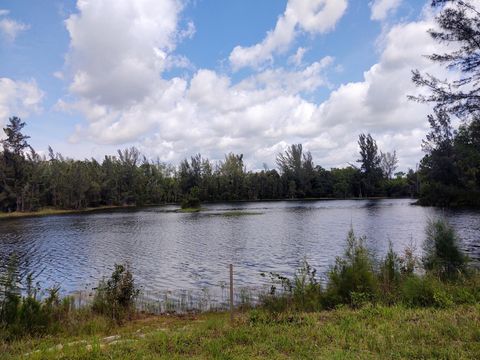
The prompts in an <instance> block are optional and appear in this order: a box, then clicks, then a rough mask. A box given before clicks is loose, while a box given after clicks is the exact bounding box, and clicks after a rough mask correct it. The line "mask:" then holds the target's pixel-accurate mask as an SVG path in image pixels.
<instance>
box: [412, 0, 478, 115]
mask: <svg viewBox="0 0 480 360" xmlns="http://www.w3.org/2000/svg"><path fill="white" fill-rule="evenodd" d="M446 5H447V6H446ZM432 6H433V7H440V8H441V11H440V12H439V13H438V14H437V16H436V23H437V25H438V30H437V29H432V30H429V33H430V35H431V37H432V38H433V39H435V40H437V41H438V42H439V43H444V44H447V45H452V46H451V47H450V48H451V49H453V50H451V51H450V52H446V53H443V54H431V55H429V56H428V57H429V58H430V60H432V61H433V62H436V63H439V64H442V65H445V66H446V67H447V68H449V69H452V70H456V71H458V72H459V73H460V74H461V76H460V78H459V79H457V80H454V81H450V82H447V81H444V80H441V79H438V78H435V77H434V76H432V75H429V74H426V75H424V74H421V73H420V72H419V71H418V70H414V71H413V82H414V83H415V84H416V85H417V86H421V87H425V88H427V89H429V91H430V94H429V95H420V96H417V97H411V98H413V99H414V100H417V101H420V102H430V103H434V104H435V108H436V110H440V109H446V110H447V111H448V112H449V113H451V114H454V115H457V116H459V117H463V118H467V119H468V118H470V116H471V115H472V114H478V111H479V110H480V107H479V106H480V102H479V100H480V97H479V94H478V92H479V89H478V81H479V80H480V70H479V65H480V55H479V50H480V46H479V44H480V13H479V12H478V10H477V9H476V8H475V5H474V4H473V3H472V2H471V1H465V0H433V1H432Z"/></svg>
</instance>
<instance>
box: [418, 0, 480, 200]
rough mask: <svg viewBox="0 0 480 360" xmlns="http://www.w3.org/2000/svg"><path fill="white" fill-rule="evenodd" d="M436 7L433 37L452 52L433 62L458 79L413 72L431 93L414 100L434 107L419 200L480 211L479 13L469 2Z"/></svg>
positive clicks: (441, 0)
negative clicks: (458, 122) (456, 75)
mask: <svg viewBox="0 0 480 360" xmlns="http://www.w3.org/2000/svg"><path fill="white" fill-rule="evenodd" d="M432 7H434V8H438V10H439V11H438V12H437V15H436V23H437V28H436V29H432V30H429V33H430V35H431V37H432V38H433V39H435V40H436V41H438V42H439V43H442V44H446V45H449V46H448V48H449V49H451V51H450V52H445V53H434V54H431V55H429V56H428V58H429V59H430V60H431V61H433V62H435V63H438V64H440V65H443V66H445V67H446V68H448V69H450V70H453V71H455V72H456V73H457V74H459V76H458V78H457V79H456V80H444V79H439V78H436V77H435V76H432V75H431V74H422V73H420V72H419V71H418V70H414V71H413V78H412V79H413V82H414V83H415V84H416V85H418V86H420V87H423V88H424V89H426V90H427V92H426V94H423V95H420V96H411V97H410V98H411V99H413V100H416V101H419V102H422V103H430V104H433V113H432V114H431V115H429V116H428V121H429V123H430V128H431V129H430V132H429V133H428V134H427V136H426V139H425V140H424V141H423V150H424V151H425V156H424V157H423V159H422V160H421V163H420V171H419V175H420V178H421V183H422V188H421V191H420V198H419V202H420V203H421V204H424V205H436V206H447V207H456V206H462V207H464V206H469V207H480V88H479V86H478V85H479V80H480V12H479V11H478V9H477V8H476V6H475V4H474V2H472V1H470V0H433V1H432ZM455 119H456V120H459V121H460V125H459V126H457V127H455V126H453V124H452V120H455Z"/></svg>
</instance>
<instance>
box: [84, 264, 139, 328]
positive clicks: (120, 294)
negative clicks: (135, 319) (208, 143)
mask: <svg viewBox="0 0 480 360" xmlns="http://www.w3.org/2000/svg"><path fill="white" fill-rule="evenodd" d="M139 293H140V290H139V289H138V288H137V287H136V285H135V281H134V279H133V274H132V272H131V270H130V267H129V266H128V265H121V264H115V269H114V270H113V273H112V275H111V277H110V278H109V279H108V280H106V279H102V280H101V281H100V282H99V284H98V287H97V288H96V289H95V296H94V299H93V305H92V309H93V311H94V312H96V313H98V314H101V315H106V316H108V317H110V318H111V319H112V320H114V321H116V322H122V321H123V320H124V319H125V318H126V317H130V316H131V315H132V314H133V312H134V310H135V299H136V298H137V297H138V295H139Z"/></svg>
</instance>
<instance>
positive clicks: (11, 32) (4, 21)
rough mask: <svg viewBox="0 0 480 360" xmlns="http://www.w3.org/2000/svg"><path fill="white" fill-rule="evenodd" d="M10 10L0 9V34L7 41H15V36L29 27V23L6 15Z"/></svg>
mask: <svg viewBox="0 0 480 360" xmlns="http://www.w3.org/2000/svg"><path fill="white" fill-rule="evenodd" d="M9 13H10V11H8V10H3V9H0V17H1V18H0V34H1V35H2V37H3V38H4V39H6V40H7V41H9V42H13V41H15V39H16V38H17V36H18V35H19V34H20V33H21V32H22V31H26V30H28V29H29V28H30V26H29V25H26V24H23V23H21V22H18V21H15V20H13V19H10V18H8V17H6V16H7V15H8V14H9Z"/></svg>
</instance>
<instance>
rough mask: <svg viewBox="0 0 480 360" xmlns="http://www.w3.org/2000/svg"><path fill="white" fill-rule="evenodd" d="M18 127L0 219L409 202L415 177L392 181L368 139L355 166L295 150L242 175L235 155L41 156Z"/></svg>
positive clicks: (384, 156)
mask: <svg viewBox="0 0 480 360" xmlns="http://www.w3.org/2000/svg"><path fill="white" fill-rule="evenodd" d="M24 126H25V123H24V122H22V120H21V119H20V118H18V117H11V118H10V119H9V121H8V124H7V125H6V127H5V128H4V132H5V138H4V139H3V140H2V141H1V144H2V151H1V152H0V209H1V211H35V210H38V209H40V208H44V207H53V208H59V209H84V208H88V207H98V206H110V205H119V206H122V205H148V204H164V203H174V202H181V201H182V200H185V199H191V198H194V199H198V200H199V201H236V200H267V199H292V198H298V199H303V198H351V197H374V196H397V197H398V196H404V197H406V196H415V194H416V186H417V182H416V174H415V172H414V171H413V170H410V171H409V172H408V173H407V174H405V173H402V172H397V173H395V170H396V168H397V162H398V161H397V155H396V152H393V153H383V152H381V151H379V150H378V146H377V144H376V142H375V140H374V139H373V138H372V136H371V135H370V134H367V135H365V134H361V135H360V137H359V142H358V143H359V147H360V153H359V155H360V156H359V159H358V160H357V163H358V166H357V165H354V164H352V165H350V166H347V167H345V168H333V169H330V170H327V169H324V168H323V167H321V166H319V165H315V163H314V162H313V158H312V155H311V153H310V152H309V151H305V150H304V149H303V147H302V145H301V144H293V145H291V146H289V147H288V148H287V149H286V150H285V152H283V153H280V154H278V156H277V158H276V162H277V165H278V169H268V168H267V167H266V166H265V169H263V170H262V171H247V170H246V167H245V164H244V158H243V155H242V154H234V153H229V154H226V155H225V158H224V159H223V160H221V161H217V162H214V161H211V160H209V159H207V158H205V157H203V156H202V155H200V154H196V155H194V156H191V157H190V159H184V160H183V161H181V162H180V164H179V165H178V166H173V165H171V164H165V163H163V162H161V161H159V160H156V161H152V160H149V159H147V158H146V157H145V156H144V155H142V154H141V153H140V151H139V150H138V149H136V148H135V147H132V148H128V149H124V150H118V153H117V155H116V156H105V157H104V158H103V160H102V161H97V160H96V159H93V158H92V159H85V160H74V159H70V158H66V157H64V156H63V155H62V154H60V153H56V152H54V151H53V149H52V148H49V152H48V156H41V155H39V154H38V153H37V152H35V150H34V149H33V148H32V147H31V146H30V145H29V144H28V139H29V136H27V135H26V134H24V133H23V128H24Z"/></svg>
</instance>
